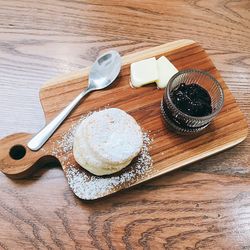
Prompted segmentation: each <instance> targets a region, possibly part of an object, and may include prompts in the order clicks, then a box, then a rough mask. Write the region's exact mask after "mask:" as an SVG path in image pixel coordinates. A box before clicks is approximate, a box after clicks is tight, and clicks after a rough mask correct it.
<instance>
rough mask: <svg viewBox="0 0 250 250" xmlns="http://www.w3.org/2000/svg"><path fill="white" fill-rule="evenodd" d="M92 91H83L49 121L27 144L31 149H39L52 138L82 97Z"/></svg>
mask: <svg viewBox="0 0 250 250" xmlns="http://www.w3.org/2000/svg"><path fill="white" fill-rule="evenodd" d="M89 92H91V89H89V88H87V89H85V90H84V91H83V92H81V93H80V94H79V95H78V96H77V97H76V98H75V99H74V100H73V101H71V102H70V103H69V105H68V106H67V107H65V108H64V109H63V110H62V111H61V112H60V113H59V114H58V115H57V116H56V117H55V118H54V119H53V120H52V121H51V122H49V123H48V124H47V125H46V126H45V127H44V128H43V129H42V130H40V132H38V133H37V134H36V135H35V136H34V137H33V138H32V139H31V140H30V141H29V142H28V144H27V146H28V147H29V149H31V150H33V151H37V150H38V149H40V148H41V147H42V146H43V144H44V143H45V142H46V141H47V140H48V139H49V138H50V136H51V135H52V134H53V133H54V132H55V131H56V129H57V128H58V127H59V126H60V125H61V124H62V122H63V121H64V120H65V118H66V117H67V116H68V115H69V114H70V113H71V111H72V110H73V109H74V108H75V107H76V106H77V105H78V104H79V103H80V101H81V100H82V98H83V97H84V96H85V95H86V94H88V93H89Z"/></svg>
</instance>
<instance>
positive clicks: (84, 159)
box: [73, 109, 140, 175]
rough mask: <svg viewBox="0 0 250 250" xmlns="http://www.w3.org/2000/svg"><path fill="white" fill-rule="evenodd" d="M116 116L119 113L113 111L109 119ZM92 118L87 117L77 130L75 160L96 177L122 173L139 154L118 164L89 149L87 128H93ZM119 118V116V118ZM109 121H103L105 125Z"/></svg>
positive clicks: (74, 149) (74, 150)
mask: <svg viewBox="0 0 250 250" xmlns="http://www.w3.org/2000/svg"><path fill="white" fill-rule="evenodd" d="M109 110H111V109H109ZM112 110H113V109H112ZM100 112H102V111H100ZM100 112H96V113H100ZM119 112H120V110H119ZM122 112H123V111H122ZM108 113H109V112H108ZM124 113H125V112H124ZM94 114H95V113H94ZM125 114H126V113H125ZM106 115H107V114H106ZM114 115H117V112H113V111H112V112H111V115H109V118H112V116H114ZM129 117H130V116H129ZM90 118H91V116H89V117H87V118H86V119H85V120H84V121H83V122H82V123H81V124H80V125H79V127H78V128H77V131H76V134H75V138H74V145H73V154H74V157H75V160H76V161H77V162H78V164H79V165H80V166H82V167H83V168H85V169H86V170H88V171H89V172H91V173H93V174H95V175H107V174H112V173H115V172H118V171H120V170H121V169H123V168H124V167H126V166H127V165H129V163H130V162H131V161H132V160H133V158H134V157H135V156H136V155H137V154H138V153H139V152H138V153H137V154H136V155H134V154H133V155H132V156H130V157H128V159H127V160H124V161H122V162H121V161H120V162H119V163H118V162H112V161H109V162H108V161H105V160H104V159H103V158H102V157H100V156H99V155H98V154H96V152H95V151H93V150H92V149H91V148H90V147H89V144H88V140H87V138H86V132H87V126H88V125H89V124H91V125H92V126H91V128H92V127H93V124H94V123H93V120H92V119H90ZM118 118H119V116H118ZM98 121H99V120H98ZM109 121H110V120H107V119H106V118H104V119H103V120H102V122H103V124H104V125H105V123H106V122H109ZM111 121H112V123H113V120H112V119H111ZM114 122H115V121H114ZM133 122H135V121H133ZM136 125H137V124H136ZM137 126H138V125H137ZM104 127H105V126H104ZM138 127H139V126H138ZM139 129H140V128H139ZM139 131H140V130H139ZM139 151H140V150H139Z"/></svg>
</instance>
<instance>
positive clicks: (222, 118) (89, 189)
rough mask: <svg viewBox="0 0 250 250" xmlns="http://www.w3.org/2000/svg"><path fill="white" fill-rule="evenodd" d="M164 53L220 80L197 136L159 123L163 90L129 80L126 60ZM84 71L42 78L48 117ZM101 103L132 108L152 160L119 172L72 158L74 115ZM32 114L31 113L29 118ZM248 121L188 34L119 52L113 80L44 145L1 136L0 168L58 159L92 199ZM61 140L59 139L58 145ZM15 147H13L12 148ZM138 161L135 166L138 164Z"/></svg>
mask: <svg viewBox="0 0 250 250" xmlns="http://www.w3.org/2000/svg"><path fill="white" fill-rule="evenodd" d="M162 55H164V56H166V57H167V58H168V59H169V60H170V61H171V62H172V63H173V64H174V65H175V66H176V67H177V69H178V70H183V69H188V68H195V69H201V70H206V71H209V72H210V73H211V74H212V75H213V76H214V77H215V78H216V79H217V80H218V81H219V82H220V83H221V85H222V87H223V90H224V94H225V104H224V107H223V109H222V111H221V112H220V113H219V115H218V116H217V117H216V118H215V120H214V121H213V122H212V124H210V125H209V127H208V128H207V129H206V130H205V131H204V132H203V133H202V134H201V135H199V136H195V137H187V136H180V135H177V134H175V133H173V132H171V131H170V130H169V129H167V128H166V127H165V125H164V122H163V120H162V117H161V114H160V101H161V98H162V95H163V90H158V89H156V87H155V85H153V84H152V85H149V86H146V87H142V88H139V89H132V88H131V87H130V86H129V78H130V64H131V63H132V62H136V61H139V60H142V59H145V58H149V57H152V56H155V57H157V58H158V57H160V56H162ZM88 71H89V69H88V68H87V69H84V70H82V71H79V72H77V73H72V74H69V75H66V76H63V77H60V78H57V79H54V80H52V81H50V82H48V83H47V84H45V85H44V86H43V87H42V88H41V90H40V100H41V103H42V106H43V109H44V114H45V117H46V121H50V120H51V119H52V118H53V117H54V116H55V115H56V114H57V113H58V112H59V111H60V110H62V109H63V108H64V107H65V106H66V105H67V104H68V103H69V102H70V101H71V100H72V99H73V98H74V97H75V96H77V95H78V94H79V93H80V92H81V91H82V89H83V88H84V87H85V86H86V85H87V82H88ZM104 107H117V108H120V109H123V110H125V111H126V112H128V113H129V114H131V115H132V116H133V117H134V118H135V119H136V120H137V122H138V123H139V124H140V126H141V127H142V128H143V130H144V131H148V134H149V136H150V138H151V139H153V142H152V143H151V145H150V148H149V153H150V155H151V158H152V160H153V165H152V166H150V165H149V164H148V165H147V166H142V165H143V164H140V167H141V168H142V170H141V171H138V169H135V165H133V164H132V165H131V166H128V167H127V168H126V169H125V170H124V171H123V172H121V173H118V174H116V175H113V176H106V177H95V176H93V175H91V174H89V173H88V172H87V171H85V170H84V169H82V168H80V167H79V166H78V165H77V163H76V162H75V160H74V158H73V155H72V150H71V145H70V142H68V145H65V140H64V139H65V137H70V138H71V139H72V135H71V134H70V131H71V130H72V127H74V126H75V125H76V124H77V122H79V119H80V118H81V117H82V116H83V115H86V114H88V113H89V112H90V111H94V110H98V109H100V108H101V109H102V108H104ZM31 119H32V118H31ZM247 130H248V128H247V122H246V119H245V117H244V115H243V114H242V112H241V111H240V109H239V107H238V105H237V103H236V102H235V99H234V97H233V95H232V94H231V92H230V91H229V89H228V87H227V86H226V84H225V82H224V81H223V79H222V78H221V76H220V74H219V72H218V71H217V69H216V68H215V66H214V64H213V63H212V61H211V60H210V59H209V57H208V55H207V53H206V52H205V51H204V50H203V49H202V47H201V46H200V45H199V44H197V43H196V42H194V41H191V40H179V41H175V42H172V43H167V44H164V45H161V46H158V47H154V48H151V49H147V50H144V51H141V52H138V53H134V54H130V55H127V56H124V57H123V66H122V70H121V74H120V76H119V78H118V79H117V81H116V84H115V85H114V86H113V87H112V88H110V89H107V90H105V91H99V92H94V93H92V94H91V95H89V96H88V97H87V98H86V100H84V102H82V103H81V105H80V106H78V107H77V108H76V109H75V110H74V112H73V113H72V114H71V115H70V116H69V117H68V119H67V120H66V121H65V122H64V123H63V124H62V126H61V127H60V128H59V129H58V130H57V131H56V132H55V134H54V135H53V136H52V137H51V138H50V139H49V141H48V142H47V143H46V144H45V145H44V146H43V148H42V149H41V150H39V151H37V152H32V151H30V150H29V149H28V148H27V146H26V145H27V142H28V141H29V139H30V138H31V137H32V135H30V134H24V133H19V134H14V135H11V136H8V137H6V138H4V139H2V140H1V141H0V170H1V171H2V172H3V173H5V174H6V175H8V176H9V177H12V178H22V177H26V176H27V175H29V174H30V173H32V171H34V170H35V169H36V168H41V167H43V166H44V164H45V163H46V162H49V161H55V160H56V159H58V160H59V161H60V163H61V165H62V168H63V170H64V172H65V174H66V177H67V179H68V181H69V184H70V186H71V188H72V190H73V191H74V193H75V194H76V195H77V196H78V197H79V198H82V199H86V200H91V199H97V198H100V197H103V196H106V195H109V194H112V193H115V192H117V191H119V190H122V189H125V188H128V187H131V186H133V185H136V184H138V183H141V182H143V181H146V180H149V179H151V178H153V177H156V176H159V175H161V174H164V173H167V172H169V171H172V170H174V169H176V168H179V167H182V166H184V165H187V164H189V163H192V162H194V161H197V160H200V159H202V158H205V157H207V156H210V155H212V154H215V153H217V152H219V151H222V150H224V149H227V148H230V147H232V146H234V145H236V144H238V143H240V142H241V141H243V140H244V139H245V138H246V136H247ZM62 143H64V145H63V147H62ZM15 145H22V146H23V147H25V149H26V154H25V156H24V157H23V158H22V159H19V160H14V159H12V158H11V157H10V154H9V152H10V150H14V149H13V146H15ZM17 149H18V148H17ZM137 167H138V166H137Z"/></svg>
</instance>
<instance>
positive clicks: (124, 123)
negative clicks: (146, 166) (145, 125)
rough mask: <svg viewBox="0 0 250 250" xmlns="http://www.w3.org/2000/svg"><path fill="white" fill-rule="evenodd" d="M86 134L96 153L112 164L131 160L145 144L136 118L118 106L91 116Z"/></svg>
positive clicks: (88, 142)
mask: <svg viewBox="0 0 250 250" xmlns="http://www.w3.org/2000/svg"><path fill="white" fill-rule="evenodd" d="M85 135H86V136H85V138H86V140H87V144H88V145H89V147H90V149H91V150H92V151H93V152H94V153H95V155H96V156H97V157H98V158H100V159H102V161H104V162H107V163H110V164H122V163H124V162H128V161H131V160H132V159H133V158H134V157H135V156H136V155H138V153H139V152H140V150H141V147H142V144H143V139H142V132H141V128H140V127H139V126H138V124H137V122H136V121H135V119H134V118H133V117H132V116H130V115H129V114H127V113H126V112H124V111H122V110H120V109H117V108H111V109H105V110H102V111H99V112H95V113H93V115H91V116H89V117H88V121H87V124H86V134H85Z"/></svg>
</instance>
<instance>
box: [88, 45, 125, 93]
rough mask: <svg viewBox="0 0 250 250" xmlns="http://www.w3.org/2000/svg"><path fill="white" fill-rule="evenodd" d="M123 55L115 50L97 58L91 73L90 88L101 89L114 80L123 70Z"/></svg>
mask: <svg viewBox="0 0 250 250" xmlns="http://www.w3.org/2000/svg"><path fill="white" fill-rule="evenodd" d="M121 63H122V62H121V56H120V54H119V53H118V52H117V51H115V50H113V51H109V52H107V53H105V54H103V55H101V56H100V57H99V58H97V59H96V61H95V62H94V64H93V66H92V67H91V69H90V73H89V85H88V89H91V90H100V89H103V88H106V87H108V86H109V85H110V84H112V83H113V82H114V80H115V79H116V78H117V76H118V75H119V72H120V70H121Z"/></svg>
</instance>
